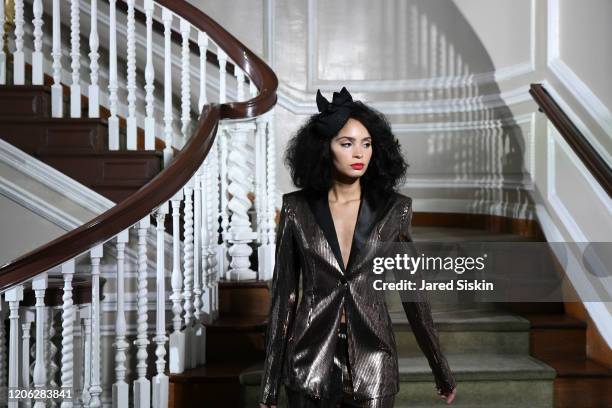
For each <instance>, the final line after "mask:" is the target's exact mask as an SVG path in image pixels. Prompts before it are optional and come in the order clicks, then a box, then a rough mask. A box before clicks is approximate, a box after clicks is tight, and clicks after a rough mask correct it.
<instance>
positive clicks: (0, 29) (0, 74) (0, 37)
mask: <svg viewBox="0 0 612 408" xmlns="http://www.w3.org/2000/svg"><path fill="white" fill-rule="evenodd" d="M5 20H6V14H5V12H4V2H3V1H0V85H6V53H5V52H4V22H5ZM0 367H1V366H0ZM0 375H2V374H0ZM0 378H1V377H0Z"/></svg>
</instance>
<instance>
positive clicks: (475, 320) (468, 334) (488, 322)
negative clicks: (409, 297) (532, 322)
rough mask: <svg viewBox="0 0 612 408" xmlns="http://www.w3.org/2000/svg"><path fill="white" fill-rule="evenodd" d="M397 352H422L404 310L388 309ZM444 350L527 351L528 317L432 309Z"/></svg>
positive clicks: (420, 353) (475, 351)
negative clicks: (392, 310) (390, 310)
mask: <svg viewBox="0 0 612 408" xmlns="http://www.w3.org/2000/svg"><path fill="white" fill-rule="evenodd" d="M389 315H390V316H391V321H392V322H393V332H394V335H395V341H396V345H397V353H398V356H400V357H402V356H406V357H408V356H415V355H422V351H421V349H420V347H419V345H418V343H417V341H416V338H415V337H414V334H413V332H412V329H411V328H410V324H409V323H408V320H407V318H406V315H405V313H404V312H403V311H402V312H391V313H389ZM432 316H433V319H434V323H435V327H436V331H437V332H438V337H439V340H440V346H441V347H442V350H443V351H444V352H445V353H469V352H473V353H509V354H524V355H527V354H528V353H529V321H527V320H526V319H524V318H522V317H520V316H517V315H512V314H508V313H505V312H500V311H486V310H485V311H483V310H463V311H454V312H440V313H435V312H433V313H432Z"/></svg>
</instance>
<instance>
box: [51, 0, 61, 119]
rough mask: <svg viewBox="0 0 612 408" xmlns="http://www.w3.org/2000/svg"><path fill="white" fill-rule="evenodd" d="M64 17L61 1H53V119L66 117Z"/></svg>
mask: <svg viewBox="0 0 612 408" xmlns="http://www.w3.org/2000/svg"><path fill="white" fill-rule="evenodd" d="M61 18H62V16H61V15H60V0H53V49H52V51H51V55H52V56H53V85H51V117H53V118H61V117H62V116H63V115H64V92H63V90H62V85H61V83H60V82H61V80H62V60H61V58H62V29H61V26H62V20H61Z"/></svg>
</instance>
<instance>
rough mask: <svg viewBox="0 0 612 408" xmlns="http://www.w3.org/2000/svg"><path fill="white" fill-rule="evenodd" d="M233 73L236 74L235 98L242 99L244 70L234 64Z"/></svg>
mask: <svg viewBox="0 0 612 408" xmlns="http://www.w3.org/2000/svg"><path fill="white" fill-rule="evenodd" d="M234 74H235V75H236V100H237V101H243V100H244V71H243V70H242V69H240V67H238V65H234Z"/></svg>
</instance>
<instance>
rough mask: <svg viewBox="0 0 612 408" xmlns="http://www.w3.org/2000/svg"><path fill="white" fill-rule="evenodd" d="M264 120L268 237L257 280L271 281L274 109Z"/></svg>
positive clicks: (274, 175) (274, 150) (274, 212)
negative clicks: (265, 130) (261, 268)
mask: <svg viewBox="0 0 612 408" xmlns="http://www.w3.org/2000/svg"><path fill="white" fill-rule="evenodd" d="M265 116H266V119H267V122H268V132H267V134H266V141H267V147H268V149H267V150H268V151H267V154H266V157H267V166H266V170H267V175H266V187H267V192H266V195H267V200H266V202H267V208H266V219H265V221H264V228H265V231H266V233H267V235H268V239H267V242H268V245H267V246H266V248H267V254H266V257H265V260H266V261H265V265H266V270H265V273H264V274H263V275H262V274H261V271H260V275H259V278H260V279H263V280H269V279H272V272H273V269H272V263H273V257H274V252H275V237H274V230H275V221H274V220H275V218H276V164H275V160H276V139H275V138H274V109H271V110H270V111H268V112H267V113H266V115H265Z"/></svg>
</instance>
